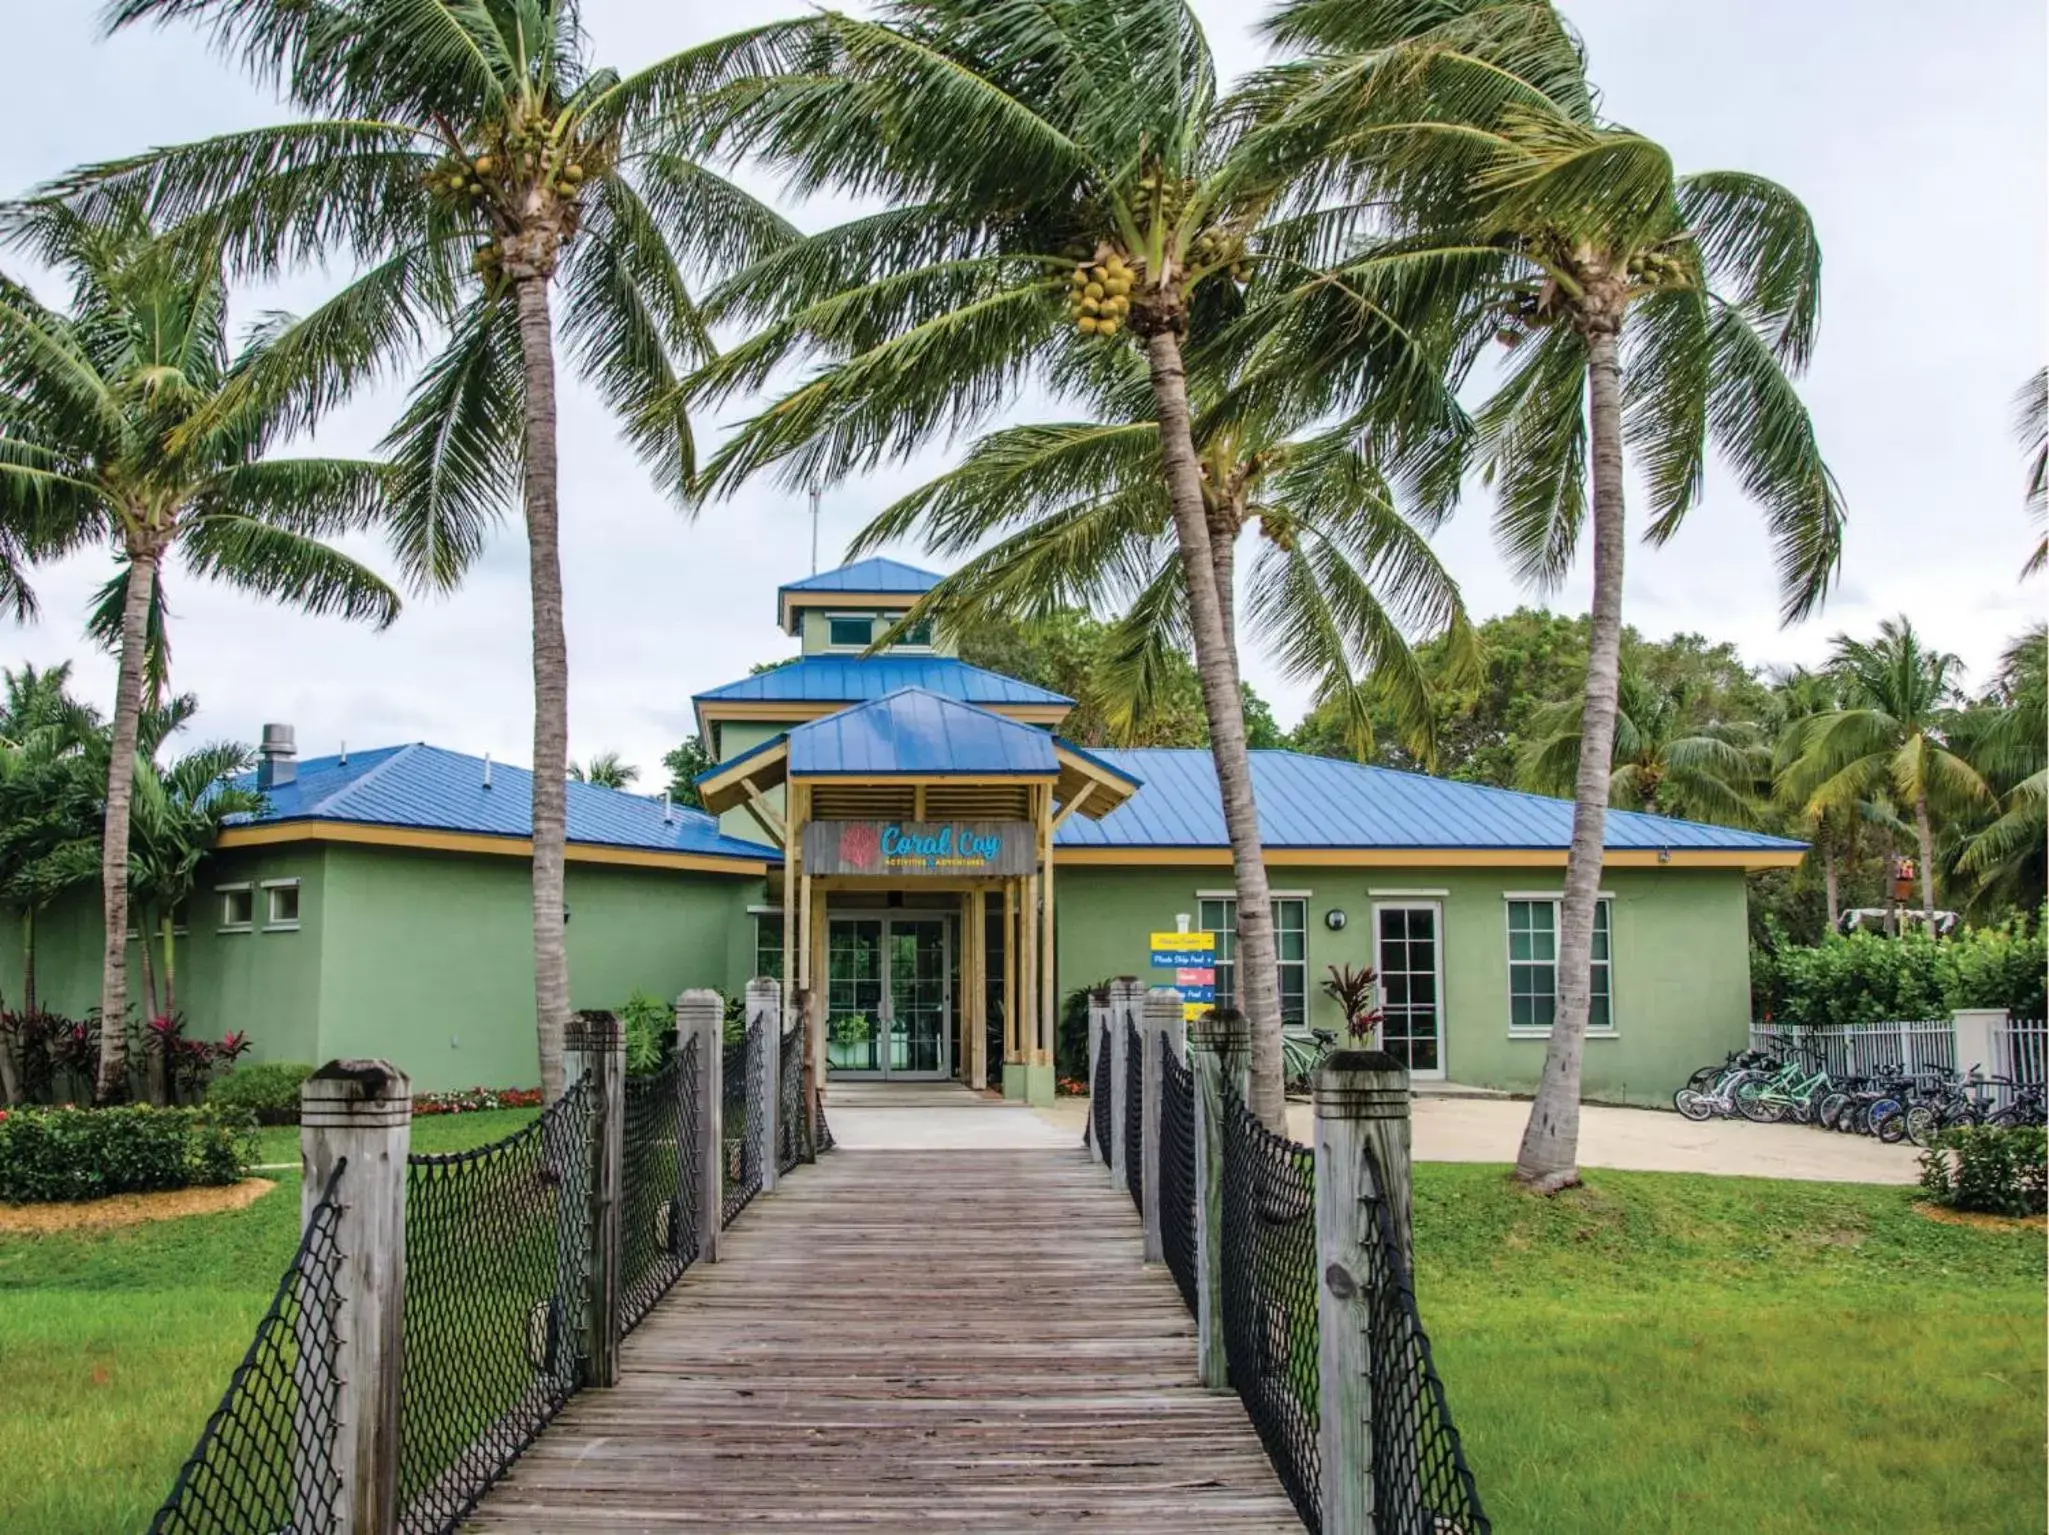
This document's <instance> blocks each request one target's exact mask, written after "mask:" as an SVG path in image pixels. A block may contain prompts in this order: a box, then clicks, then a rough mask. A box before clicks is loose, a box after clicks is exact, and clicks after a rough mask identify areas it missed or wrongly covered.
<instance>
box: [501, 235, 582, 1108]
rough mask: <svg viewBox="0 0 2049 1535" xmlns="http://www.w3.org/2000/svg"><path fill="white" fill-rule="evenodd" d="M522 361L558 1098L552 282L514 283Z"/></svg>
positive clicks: (565, 953)
mask: <svg viewBox="0 0 2049 1535" xmlns="http://www.w3.org/2000/svg"><path fill="white" fill-rule="evenodd" d="M513 291H514V293H515V294H516V295H517V296H518V300H519V347H520V356H521V358H522V360H523V361H524V363H525V366H526V443H525V448H526V536H527V560H528V571H529V578H530V581H531V584H532V588H533V618H534V804H533V817H534V1025H535V1033H536V1036H537V1038H538V1042H539V1047H540V1057H541V1093H542V1097H543V1099H544V1100H545V1101H546V1102H549V1103H552V1102H554V1101H555V1100H556V1099H557V1098H560V1097H561V1096H562V1093H563V1090H564V1088H565V1086H566V1083H565V1082H564V1078H563V1066H562V1042H563V1035H564V1033H565V1032H566V1030H567V1029H568V1026H569V946H568V941H567V934H566V933H565V932H564V930H563V928H564V924H565V922H566V921H567V900H566V897H565V894H564V890H563V869H562V860H563V843H564V841H565V840H566V838H567V834H568V827H567V824H566V817H567V810H566V808H565V804H564V795H565V792H566V791H565V789H564V787H563V783H564V779H565V777H566V775H567V772H568V763H569V644H568V641H567V640H566V639H565V638H564V636H563V632H562V554H561V550H560V548H559V546H558V537H559V519H558V508H557V506H556V501H555V339H554V333H553V329H552V324H551V321H550V317H549V314H548V280H547V278H546V277H545V276H541V275H538V274H537V275H533V276H527V277H522V278H520V279H519V280H518V281H517V282H515V283H514V285H513Z"/></svg>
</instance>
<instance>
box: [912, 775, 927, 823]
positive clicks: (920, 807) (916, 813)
mask: <svg viewBox="0 0 2049 1535" xmlns="http://www.w3.org/2000/svg"><path fill="white" fill-rule="evenodd" d="M911 819H912V820H914V821H922V820H924V819H925V785H924V784H923V783H916V784H913V785H911Z"/></svg>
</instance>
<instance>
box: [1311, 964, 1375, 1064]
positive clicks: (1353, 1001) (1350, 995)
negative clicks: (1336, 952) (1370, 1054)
mask: <svg viewBox="0 0 2049 1535" xmlns="http://www.w3.org/2000/svg"><path fill="white" fill-rule="evenodd" d="M1324 968H1326V969H1327V970H1329V971H1330V979H1329V980H1327V981H1325V982H1324V983H1323V994H1324V995H1325V996H1326V997H1329V998H1330V999H1331V1000H1332V1001H1333V1002H1335V1003H1337V1005H1338V1008H1339V1010H1340V1011H1341V1012H1343V1013H1344V1015H1345V1033H1346V1034H1347V1035H1348V1036H1350V1038H1351V1041H1352V1043H1353V1044H1355V1045H1368V1044H1371V1043H1372V1042H1373V1040H1374V1036H1375V1034H1376V1032H1377V1031H1378V1030H1379V1028H1380V1025H1381V1024H1382V1023H1383V1022H1385V1021H1386V1018H1387V1014H1386V1013H1385V1012H1384V1011H1383V1010H1382V1009H1380V1008H1378V1007H1376V1006H1374V997H1375V996H1376V995H1377V994H1378V992H1379V989H1380V972H1379V971H1378V970H1375V969H1374V968H1373V967H1372V966H1371V965H1361V966H1360V967H1359V968H1357V969H1356V970H1355V969H1353V968H1352V966H1350V965H1327V966H1325V967H1324Z"/></svg>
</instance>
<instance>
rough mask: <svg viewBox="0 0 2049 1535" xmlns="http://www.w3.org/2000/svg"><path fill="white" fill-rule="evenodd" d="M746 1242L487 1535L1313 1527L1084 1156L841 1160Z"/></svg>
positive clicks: (563, 1436) (763, 1210)
mask: <svg viewBox="0 0 2049 1535" xmlns="http://www.w3.org/2000/svg"><path fill="white" fill-rule="evenodd" d="M726 1244H727V1245H726V1248H725V1252H724V1256H723V1261H722V1262H720V1263H718V1264H716V1265H705V1266H701V1267H698V1268H693V1269H692V1270H691V1271H690V1272H689V1273H687V1274H685V1275H684V1277H683V1278H682V1280H681V1281H680V1282H679V1283H678V1284H677V1285H676V1287H675V1289H673V1290H672V1291H671V1292H670V1293H669V1295H668V1297H667V1298H666V1299H665V1300H664V1301H663V1302H662V1303H661V1304H660V1305H659V1306H657V1307H656V1309H655V1311H654V1312H653V1314H652V1315H650V1316H649V1317H648V1318H647V1320H646V1321H644V1322H643V1323H642V1324H641V1325H640V1327H639V1328H638V1329H637V1330H636V1331H635V1332H634V1333H633V1335H632V1336H631V1337H629V1338H628V1339H627V1340H626V1344H625V1347H624V1350H623V1355H622V1368H621V1374H620V1381H619V1384H618V1386H617V1387H615V1388H614V1389H612V1390H610V1391H586V1392H583V1393H581V1394H579V1395H578V1396H577V1397H576V1398H575V1399H574V1400H573V1401H572V1402H571V1403H570V1405H569V1407H568V1408H567V1410H566V1411H564V1413H563V1414H562V1416H561V1417H560V1418H559V1419H557V1420H556V1422H555V1423H554V1424H553V1425H552V1426H551V1427H550V1428H549V1429H548V1431H547V1432H546V1433H544V1434H543V1435H542V1436H541V1438H540V1441H539V1442H538V1443H537V1444H536V1445H535V1446H534V1447H533V1449H531V1450H530V1451H528V1453H527V1455H526V1456H525V1458H524V1459H522V1460H521V1461H520V1462H519V1464H518V1465H516V1466H515V1467H513V1469H512V1471H511V1472H510V1473H509V1474H508V1475H507V1477H506V1478H505V1480H504V1481H503V1482H502V1483H500V1484H499V1486H498V1487H497V1488H496V1489H494V1490H493V1492H492V1493H491V1494H490V1496H489V1497H488V1498H486V1500H485V1501H484V1504H483V1506H482V1507H481V1508H480V1509H479V1510H478V1512H477V1513H476V1514H475V1515H474V1516H473V1517H472V1519H471V1520H470V1522H469V1523H468V1524H467V1525H466V1526H465V1528H466V1529H472V1530H480V1531H481V1530H491V1531H523V1532H532V1535H558V1532H559V1535H575V1532H579V1531H595V1530H606V1531H632V1530H679V1529H689V1530H704V1529H719V1530H729V1529H739V1528H743V1527H753V1526H781V1527H790V1528H795V1529H799V1530H802V1531H804V1532H805V1535H816V1532H823V1531H842V1530H849V1531H850V1530H864V1531H873V1530H913V1529H914V1530H918V1531H921V1532H922V1531H935V1532H936V1531H947V1530H973V1531H996V1530H1067V1529H1076V1528H1083V1527H1085V1528H1087V1529H1090V1530H1102V1531H1141V1530H1143V1531H1159V1530H1171V1531H1172V1532H1174V1535H1196V1532H1207V1531H1234V1532H1235V1531H1294V1532H1299V1531H1300V1530H1301V1528H1302V1525H1301V1522H1300V1521H1299V1520H1298V1519H1297V1518H1296V1516H1295V1513H1294V1511H1293V1509H1292V1508H1291V1507H1290V1505H1289V1503H1288V1500H1287V1497H1286V1495H1285V1494H1284V1493H1283V1492H1282V1491H1281V1487H1280V1483H1279V1482H1278V1481H1276V1480H1275V1478H1274V1474H1273V1471H1272V1468H1271V1467H1270V1466H1269V1465H1268V1463H1267V1459H1266V1455H1265V1452H1264V1451H1263V1450H1262V1449H1261V1447H1260V1444H1259V1440H1258V1438H1257V1436H1256V1435H1255V1434H1254V1433H1253V1431H1252V1427H1251V1424H1250V1423H1249V1422H1248V1421H1247V1419H1246V1417H1245V1413H1244V1410H1243V1409H1242V1408H1241V1407H1240V1405H1239V1403H1238V1399H1237V1398H1236V1397H1235V1396H1232V1395H1217V1394H1213V1393H1210V1392H1206V1391H1204V1390H1203V1389H1202V1387H1201V1386H1200V1385H1199V1384H1197V1381H1196V1377H1195V1341H1194V1323H1193V1322H1192V1321H1191V1319H1190V1318H1189V1316H1188V1313H1187V1311H1186V1310H1185V1309H1184V1308H1183V1306H1182V1304H1181V1299H1180V1296H1179V1295H1178V1294H1177V1293H1176V1292H1175V1289H1174V1286H1173V1282H1172V1280H1171V1279H1169V1278H1168V1276H1167V1274H1166V1272H1165V1270H1163V1269H1159V1268H1154V1269H1150V1270H1148V1269H1146V1268H1145V1267H1143V1266H1142V1264H1141V1262H1140V1256H1141V1254H1140V1237H1139V1226H1138V1220H1137V1216H1136V1215H1135V1213H1134V1212H1133V1210H1132V1207H1131V1201H1130V1199H1129V1198H1128V1197H1126V1196H1125V1195H1123V1194H1120V1193H1116V1192H1114V1191H1113V1190H1111V1188H1110V1187H1109V1183H1108V1178H1107V1176H1106V1175H1105V1173H1104V1172H1103V1170H1102V1169H1101V1168H1100V1167H1098V1166H1096V1165H1095V1164H1093V1163H1091V1162H1090V1161H1089V1160H1088V1159H1087V1157H1086V1155H1085V1154H1084V1153H1083V1152H1081V1151H1080V1150H1079V1149H1078V1148H1077V1149H1076V1150H1073V1151H1051V1150H1038V1151H992V1150H917V1151H881V1150H877V1151H861V1150H842V1151H838V1152H834V1153H832V1154H831V1155H829V1156H827V1157H826V1158H824V1159H823V1160H822V1161H821V1162H820V1163H819V1164H818V1165H817V1166H815V1167H802V1168H799V1169H798V1170H797V1171H796V1172H795V1173H794V1174H792V1175H791V1176H790V1177H789V1178H788V1179H787V1180H786V1181H785V1182H784V1183H783V1184H782V1185H781V1187H780V1188H779V1189H778V1190H777V1192H776V1193H775V1194H774V1195H773V1196H772V1197H769V1198H766V1199H762V1200H759V1201H757V1202H756V1203H755V1204H754V1205H753V1206H751V1207H750V1208H749V1209H748V1210H747V1212H746V1213H745V1214H744V1215H742V1216H741V1218H740V1219H739V1221H738V1222H737V1223H736V1224H735V1226H734V1227H733V1229H732V1230H730V1231H729V1232H728V1233H727V1234H726Z"/></svg>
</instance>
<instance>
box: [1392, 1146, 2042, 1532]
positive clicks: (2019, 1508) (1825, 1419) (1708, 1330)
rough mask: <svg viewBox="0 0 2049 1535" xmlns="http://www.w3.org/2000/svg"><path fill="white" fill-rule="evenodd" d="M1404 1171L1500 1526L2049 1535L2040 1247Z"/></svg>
mask: <svg viewBox="0 0 2049 1535" xmlns="http://www.w3.org/2000/svg"><path fill="white" fill-rule="evenodd" d="M1587 1180H1588V1181H1587V1187H1585V1188H1583V1189H1578V1190H1574V1191H1572V1192H1570V1193H1568V1194H1565V1195H1562V1196H1560V1197H1559V1198H1557V1199H1555V1200H1549V1201H1540V1200H1533V1199H1531V1198H1529V1197H1527V1196H1525V1195H1523V1194H1521V1193H1519V1192H1518V1191H1516V1190H1514V1189H1512V1188H1511V1187H1509V1186H1508V1184H1507V1182H1506V1180H1505V1178H1504V1175H1503V1170H1502V1169H1500V1168H1492V1167H1470V1166H1467V1167H1457V1166H1426V1167H1421V1168H1418V1169H1417V1177H1416V1199H1417V1210H1416V1230H1417V1247H1418V1258H1417V1267H1418V1289H1419V1293H1420V1295H1421V1297H1422V1306H1423V1313H1424V1320H1425V1323H1426V1325H1427V1326H1428V1327H1429V1330H1430V1334H1431V1339H1432V1345H1433V1348H1434V1351H1435V1354H1436V1358H1437V1363H1438V1368H1439V1371H1440V1373H1441V1374H1442V1375H1443V1377H1444V1379H1445V1382H1446V1390H1447V1394H1448V1396H1449V1399H1450V1403H1451V1409H1452V1414H1453V1417H1454V1418H1455V1420H1456V1421H1457V1423H1458V1425H1459V1428H1460V1430H1461V1433H1462V1435H1463V1437H1464V1440H1465V1444H1466V1451H1467V1457H1468V1459H1469V1461H1470V1462H1471V1464H1472V1466H1473V1470H1474V1474H1475V1477H1476V1479H1477V1481H1478V1484H1479V1487H1480V1491H1481V1496H1482V1498H1483V1499H1484V1500H1485V1502H1486V1505H1487V1510H1488V1513H1489V1514H1490V1515H1491V1517H1492V1518H1493V1521H1494V1524H1495V1528H1496V1529H1497V1530H1498V1531H1500V1532H1502V1535H1514V1532H1519V1531H1554V1530H1586V1531H1595V1530H1600V1531H1607V1530H1629V1531H1632V1532H1657V1531H1688V1532H1693V1531H1699V1532H1706V1531H1723V1530H1732V1529H1742V1530H1746V1531H1760V1532H1778V1531H1784V1532H1793V1531H1800V1532H1807V1531H1816V1530H1867V1529H1897V1530H1916V1531H1937V1530H1970V1531H1974V1532H1993V1531H2015V1532H2019V1531H2031V1532H2036V1535H2039V1532H2041V1531H2042V1530H2043V1528H2044V1515H2043V1508H2044V1499H2045V1495H2049V1493H2045V1486H2044V1473H2043V1443H2042V1425H2043V1417H2044V1403H2045V1398H2044V1378H2043V1357H2044V1356H2043V1341H2042V1339H2043V1321H2044V1307H2043V1280H2044V1261H2043V1253H2044V1246H2043V1236H2042V1233H2041V1231H2040V1230H2039V1229H2016V1230H1994V1229H1978V1228H1971V1227H1963V1226H1951V1225H1943V1224H1939V1223H1936V1222H1933V1221H1930V1220H1928V1219H1927V1218H1925V1217H1923V1216H1921V1215H1919V1214H1916V1213H1915V1212H1914V1210H1913V1208H1912V1199H1913V1195H1912V1193H1911V1191H1908V1190H1901V1189H1891V1188H1872V1187H1863V1186H1853V1185H1845V1184H1813V1183H1788V1182H1777V1181H1768V1180H1763V1179H1726V1178H1704V1177H1682V1176H1674V1175H1668V1174H1655V1173H1619V1172H1592V1173H1589V1174H1588V1175H1587Z"/></svg>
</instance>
